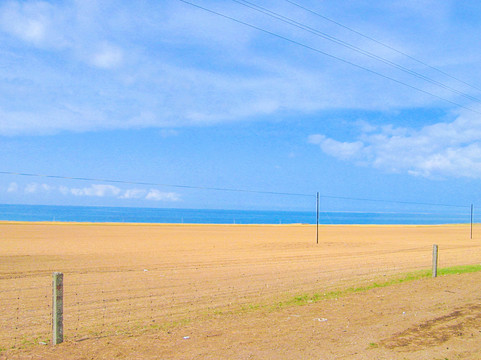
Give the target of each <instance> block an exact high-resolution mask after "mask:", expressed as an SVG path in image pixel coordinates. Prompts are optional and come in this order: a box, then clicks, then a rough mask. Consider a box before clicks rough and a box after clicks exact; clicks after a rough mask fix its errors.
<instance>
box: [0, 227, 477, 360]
mask: <svg viewBox="0 0 481 360" xmlns="http://www.w3.org/2000/svg"><path fill="white" fill-rule="evenodd" d="M479 230H481V228H477V227H475V229H474V236H473V239H470V229H469V226H466V225H449V226H322V227H321V228H320V240H319V244H316V238H315V234H316V230H315V227H313V226H310V225H276V226H247V225H239V226H235V225H137V224H136V225H129V224H53V223H8V222H4V223H0V307H1V309H2V312H1V313H0V349H1V352H0V359H439V360H441V359H442V360H445V359H449V360H452V359H481V301H480V300H481V291H480V290H481V273H473V274H463V275H449V276H443V277H438V278H436V279H431V278H429V279H423V280H416V281H411V282H405V283H402V284H398V285H392V286H389V287H384V288H374V289H371V290H368V291H362V292H354V293H350V294H344V295H342V296H338V297H336V296H331V297H330V298H327V299H324V298H323V297H322V296H323V294H326V293H331V294H333V293H332V292H333V291H336V290H345V289H347V288H349V287H352V286H354V287H360V286H368V285H372V284H373V283H374V282H377V283H382V282H385V281H388V280H389V279H392V278H393V277H397V276H399V274H404V273H406V272H410V271H416V270H421V269H429V268H430V267H431V252H432V245H433V244H438V245H439V252H440V255H439V258H440V263H439V265H440V267H448V266H454V265H468V264H479V263H480V262H481V241H479V236H477V233H478V231H479ZM54 271H60V272H63V273H64V276H65V290H64V291H65V294H64V297H65V298H64V299H65V300H64V324H65V325H64V326H65V331H64V333H65V342H64V343H63V344H61V345H57V346H52V345H51V344H50V338H51V335H50V326H51V323H50V318H51V315H50V314H51V310H52V309H51V291H52V290H51V275H52V272H54ZM315 294H316V295H317V297H318V298H320V300H319V301H314V302H307V303H306V302H304V301H302V299H297V300H296V297H298V298H302V297H303V296H304V295H307V298H311V297H313V296H314V295H315Z"/></svg>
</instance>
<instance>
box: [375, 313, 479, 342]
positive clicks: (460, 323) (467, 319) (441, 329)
mask: <svg viewBox="0 0 481 360" xmlns="http://www.w3.org/2000/svg"><path fill="white" fill-rule="evenodd" d="M480 329H481V305H479V304H468V305H466V306H463V307H460V308H457V309H455V310H454V311H452V312H451V313H449V314H447V315H443V316H439V317H436V318H434V319H430V320H427V321H424V322H422V323H420V324H417V325H415V326H412V327H410V328H408V329H406V330H404V331H402V332H399V333H396V334H394V335H393V336H391V337H389V338H387V339H384V340H382V341H380V342H379V345H381V346H383V347H385V348H387V349H390V350H394V349H396V350H398V351H406V352H408V351H416V350H420V349H424V348H426V347H434V346H437V345H440V344H443V343H445V342H447V341H448V340H449V339H451V338H453V337H461V336H464V335H466V333H469V332H470V333H474V332H481V330H480Z"/></svg>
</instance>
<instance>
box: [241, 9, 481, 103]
mask: <svg viewBox="0 0 481 360" xmlns="http://www.w3.org/2000/svg"><path fill="white" fill-rule="evenodd" d="M232 1H233V2H236V3H238V4H240V5H242V6H245V7H248V8H250V9H253V10H255V11H258V12H261V13H263V14H266V15H268V16H270V17H273V18H275V19H278V20H279V21H282V22H284V23H286V24H289V25H292V26H295V27H297V28H299V29H302V30H305V31H307V32H309V33H311V34H314V35H316V36H318V37H321V38H323V39H326V40H328V41H331V42H334V43H336V44H338V45H341V46H344V47H346V48H348V49H351V50H353V51H355V52H357V53H360V54H362V55H364V56H367V57H369V58H371V59H375V60H377V61H380V62H382V63H384V64H387V65H389V66H391V67H394V68H396V69H398V70H401V71H403V72H405V73H408V74H410V75H412V76H415V77H417V78H418V79H421V80H424V81H427V82H429V83H431V84H434V85H437V86H439V87H441V88H443V89H447V90H449V91H451V92H453V93H455V94H458V95H461V96H463V97H464V98H466V99H468V100H471V101H474V102H478V103H481V99H479V98H477V97H475V96H472V95H469V94H466V93H464V92H462V91H459V90H457V89H455V88H452V87H451V86H449V85H446V84H443V83H441V82H439V81H437V80H434V79H431V78H430V77H428V76H425V75H423V74H420V73H418V72H416V71H414V70H411V69H409V68H406V67H405V66H403V65H400V64H397V63H395V62H393V61H390V60H388V59H386V58H383V57H382V56H378V55H376V54H374V53H371V52H369V51H366V50H363V49H361V48H359V47H357V46H355V45H352V44H350V43H348V42H346V41H344V40H341V39H338V38H336V37H334V36H331V35H329V34H326V33H324V32H321V31H319V30H317V29H314V28H312V27H310V26H307V25H305V24H302V23H300V22H298V21H296V20H293V19H291V18H289V17H286V16H284V15H281V14H279V13H276V12H274V11H271V10H269V9H266V8H264V7H262V6H259V5H256V4H253V3H251V2H249V1H246V0H232Z"/></svg>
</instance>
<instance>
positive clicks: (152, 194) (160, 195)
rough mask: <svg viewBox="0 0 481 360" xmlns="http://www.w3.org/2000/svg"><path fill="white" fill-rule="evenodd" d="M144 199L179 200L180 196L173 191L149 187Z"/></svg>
mask: <svg viewBox="0 0 481 360" xmlns="http://www.w3.org/2000/svg"><path fill="white" fill-rule="evenodd" d="M145 199H146V200H154V201H173V202H175V201H179V200H180V197H179V194H176V193H173V192H161V191H159V190H156V189H151V190H150V191H149V193H148V194H147V196H146V197H145Z"/></svg>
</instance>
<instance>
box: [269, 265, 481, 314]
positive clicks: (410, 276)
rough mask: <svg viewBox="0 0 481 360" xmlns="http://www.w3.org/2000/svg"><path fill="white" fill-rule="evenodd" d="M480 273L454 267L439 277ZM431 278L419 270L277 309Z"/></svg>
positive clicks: (303, 298)
mask: <svg viewBox="0 0 481 360" xmlns="http://www.w3.org/2000/svg"><path fill="white" fill-rule="evenodd" d="M478 271H481V265H461V266H452V267H447V268H442V269H438V276H444V275H459V274H467V273H473V272H478ZM429 277H432V271H431V270H419V271H414V272H410V273H407V274H403V275H401V276H397V277H393V278H391V279H389V280H387V281H382V282H373V283H371V284H367V285H363V286H358V287H350V288H347V289H344V290H336V291H330V292H327V293H322V294H318V293H316V294H313V295H309V294H302V295H297V296H295V297H293V298H292V299H289V300H286V301H282V302H279V303H277V304H276V306H275V307H276V308H278V309H279V308H283V307H288V306H295V305H305V304H307V303H313V302H318V301H321V300H328V299H336V298H339V297H342V296H346V295H349V294H355V293H360V292H365V291H368V290H372V289H377V288H383V287H387V286H392V285H397V284H402V283H405V282H408V281H414V280H420V279H425V278H429Z"/></svg>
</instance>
